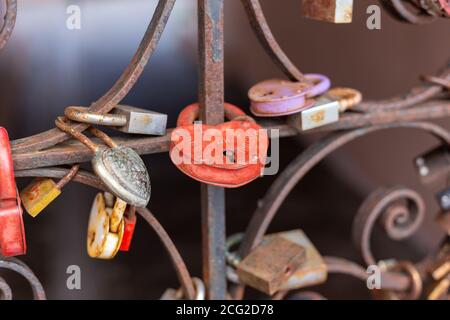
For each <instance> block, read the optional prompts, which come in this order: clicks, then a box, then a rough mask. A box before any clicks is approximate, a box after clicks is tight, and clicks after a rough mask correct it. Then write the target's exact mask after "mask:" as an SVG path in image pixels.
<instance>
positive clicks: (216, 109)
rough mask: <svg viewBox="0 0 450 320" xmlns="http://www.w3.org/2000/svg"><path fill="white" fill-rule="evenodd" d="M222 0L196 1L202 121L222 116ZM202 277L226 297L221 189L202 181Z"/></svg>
mask: <svg viewBox="0 0 450 320" xmlns="http://www.w3.org/2000/svg"><path fill="white" fill-rule="evenodd" d="M223 3H224V1H223V0H198V32H199V36H198V40H199V65H200V70H199V103H200V108H201V110H202V112H201V117H202V120H203V122H204V123H206V124H212V125H214V124H218V123H221V122H223V118H224V110H223V104H224V67H223V46H224V44H223V43H224V41H223ZM201 192H202V201H201V202H202V238H203V240H202V241H203V246H202V247H203V277H204V280H205V284H206V287H207V291H208V298H209V299H211V300H221V299H225V298H226V265H225V191H224V189H223V188H220V187H215V186H210V185H206V184H202V186H201Z"/></svg>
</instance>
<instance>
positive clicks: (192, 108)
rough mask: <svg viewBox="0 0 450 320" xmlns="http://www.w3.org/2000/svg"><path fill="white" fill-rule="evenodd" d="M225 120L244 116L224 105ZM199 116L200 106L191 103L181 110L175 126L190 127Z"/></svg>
mask: <svg viewBox="0 0 450 320" xmlns="http://www.w3.org/2000/svg"><path fill="white" fill-rule="evenodd" d="M223 106H224V111H225V118H226V119H228V120H234V119H235V118H237V117H241V116H246V114H245V112H244V111H243V110H242V109H241V108H239V107H237V106H235V105H233V104H230V103H224V105H223ZM199 116H200V106H199V104H198V103H193V104H191V105H189V106H187V107H186V108H184V109H183V110H181V112H180V115H179V116H178V120H177V126H178V127H181V126H190V125H192V124H193V123H194V121H195V120H198V118H199Z"/></svg>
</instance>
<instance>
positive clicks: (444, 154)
mask: <svg viewBox="0 0 450 320" xmlns="http://www.w3.org/2000/svg"><path fill="white" fill-rule="evenodd" d="M414 164H415V167H416V170H417V173H418V175H419V177H420V180H421V182H422V183H423V184H424V185H426V186H427V187H429V188H430V189H431V190H432V191H433V192H437V191H442V190H444V189H445V188H447V187H448V181H449V177H450V152H449V149H448V147H447V146H446V145H442V146H439V147H437V148H434V149H432V150H430V151H428V152H426V153H425V154H423V155H420V156H418V157H417V158H416V159H415V161H414Z"/></svg>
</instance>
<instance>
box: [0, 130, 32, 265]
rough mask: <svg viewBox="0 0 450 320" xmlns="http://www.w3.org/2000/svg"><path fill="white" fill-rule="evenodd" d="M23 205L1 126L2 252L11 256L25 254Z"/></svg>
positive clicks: (0, 238)
mask: <svg viewBox="0 0 450 320" xmlns="http://www.w3.org/2000/svg"><path fill="white" fill-rule="evenodd" d="M26 250H27V246H26V242H25V229H24V226H23V219H22V206H21V204H20V197H19V193H18V192H17V187H16V181H15V179H14V167H13V162H12V157H11V146H10V143H9V137H8V132H7V131H6V130H5V129H4V128H2V127H0V253H1V254H2V255H3V256H6V257H11V256H17V255H21V254H25V253H26Z"/></svg>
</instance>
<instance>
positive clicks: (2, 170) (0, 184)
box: [0, 127, 17, 201]
mask: <svg viewBox="0 0 450 320" xmlns="http://www.w3.org/2000/svg"><path fill="white" fill-rule="evenodd" d="M16 198H17V188H16V181H15V179H14V166H13V161H12V155H11V145H10V142H9V136H8V132H7V131H6V129H5V128H3V127H0V201H2V200H7V199H16Z"/></svg>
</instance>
